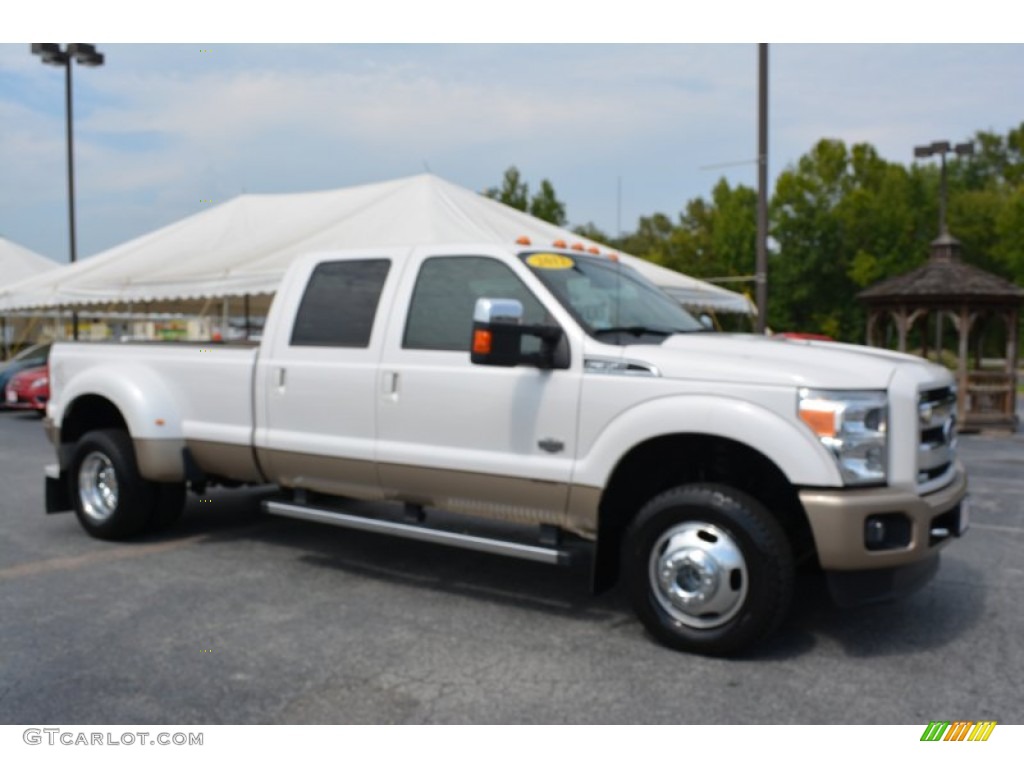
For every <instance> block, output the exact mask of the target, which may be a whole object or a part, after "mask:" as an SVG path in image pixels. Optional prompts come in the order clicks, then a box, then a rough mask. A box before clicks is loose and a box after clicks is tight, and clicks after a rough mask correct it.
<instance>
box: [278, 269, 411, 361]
mask: <svg viewBox="0 0 1024 768" xmlns="http://www.w3.org/2000/svg"><path fill="white" fill-rule="evenodd" d="M390 267H391V261H390V260H389V259H362V260H351V261H349V260H346V261H325V262H322V263H320V264H318V265H317V266H316V268H315V269H314V270H313V273H312V275H310V278H309V282H308V283H307V284H306V290H305V292H304V293H303V295H302V301H301V302H300V303H299V309H298V312H297V313H296V315H295V324H294V325H293V326H292V335H291V341H290V344H291V346H296V347H347V348H356V349H365V348H367V347H369V345H370V335H371V333H372V331H373V323H374V318H375V317H376V316H377V306H378V305H379V303H380V297H381V292H382V291H383V289H384V283H385V281H386V280H387V276H388V271H389V269H390Z"/></svg>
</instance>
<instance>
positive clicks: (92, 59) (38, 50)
mask: <svg viewBox="0 0 1024 768" xmlns="http://www.w3.org/2000/svg"><path fill="white" fill-rule="evenodd" d="M32 53H33V54H34V55H36V56H39V57H40V58H41V59H42V60H43V64H53V65H54V66H58V67H64V83H65V88H64V98H65V104H66V110H67V117H68V121H67V123H68V232H69V245H70V251H71V263H72V264H74V263H75V261H77V254H76V252H75V149H74V139H73V137H72V131H71V62H72V61H77V62H78V63H79V64H81V65H83V66H86V67H98V66H101V65H102V64H103V54H102V53H99V52H98V51H97V50H96V46H95V45H93V44H92V43H68V45H67V48H61V47H60V43H32ZM71 329H72V334H73V337H74V340H75V341H78V313H77V312H73V313H72V314H71Z"/></svg>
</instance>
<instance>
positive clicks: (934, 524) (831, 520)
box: [800, 461, 967, 571]
mask: <svg viewBox="0 0 1024 768" xmlns="http://www.w3.org/2000/svg"><path fill="white" fill-rule="evenodd" d="M966 495H967V473H966V472H965V471H964V468H963V465H962V464H961V463H960V462H959V461H957V462H956V471H955V475H954V477H953V481H952V482H951V483H950V484H949V485H947V486H946V487H945V488H942V489H941V490H938V491H935V492H934V493H930V494H927V495H925V496H918V495H916V494H914V493H912V492H908V491H901V490H897V489H893V488H871V489H865V490H836V491H832V490H827V491H826V490H811V489H805V490H803V491H801V492H800V501H801V503H802V504H803V506H804V510H805V511H806V512H807V519H808V521H809V522H810V525H811V532H812V534H813V536H814V543H815V547H816V549H817V552H818V560H819V562H820V564H821V567H822V568H823V569H825V570H826V571H865V570H875V569H889V568H897V567H902V566H912V565H914V564H917V563H921V562H923V561H926V560H930V559H932V558H935V557H936V556H937V555H938V552H939V550H940V549H942V547H943V546H944V545H945V544H947V543H948V542H949V540H950V539H951V538H952V537H953V536H952V535H947V536H941V537H940V536H937V535H936V531H938V529H939V528H940V527H941V528H944V529H946V530H948V531H949V532H950V534H957V535H958V534H959V533H960V532H962V530H963V526H962V525H959V522H960V521H961V518H962V507H961V503H962V502H963V500H964V497H965V496H966ZM886 514H900V515H903V516H905V517H906V518H907V519H908V520H909V523H910V534H909V541H908V542H907V544H906V546H902V547H899V548H895V549H883V550H870V549H868V547H867V545H866V543H865V526H866V523H867V519H868V518H869V517H871V516H874V515H886ZM950 520H953V523H954V524H953V525H952V526H951V525H950V523H949V521H950Z"/></svg>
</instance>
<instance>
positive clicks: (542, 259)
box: [526, 253, 576, 269]
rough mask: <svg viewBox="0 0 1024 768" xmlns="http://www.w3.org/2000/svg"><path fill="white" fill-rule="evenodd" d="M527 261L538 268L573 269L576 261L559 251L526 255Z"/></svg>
mask: <svg viewBox="0 0 1024 768" xmlns="http://www.w3.org/2000/svg"><path fill="white" fill-rule="evenodd" d="M526 263H527V264H529V265H530V266H531V267H536V268H537V269H572V268H573V267H574V266H575V265H576V262H575V261H573V260H572V259H571V258H569V257H568V256H562V255H560V254H557V253H535V254H533V255H532V256H527V257H526Z"/></svg>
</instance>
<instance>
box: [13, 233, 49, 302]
mask: <svg viewBox="0 0 1024 768" xmlns="http://www.w3.org/2000/svg"><path fill="white" fill-rule="evenodd" d="M58 266H59V265H58V264H57V262H55V261H51V260H50V259H48V258H46V257H45V256H42V255H40V254H38V253H36V252H35V251H30V250H29V249H28V248H25V247H24V246H22V245H18V244H17V243H12V242H11V241H10V240H8V239H7V238H4V237H0V290H6V289H7V288H8V286H11V285H14V284H15V283H18V282H21V281H23V280H26V279H27V278H30V277H33V276H35V275H40V274H42V273H44V272H49V271H50V270H53V269H56V268H57V267H58Z"/></svg>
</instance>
